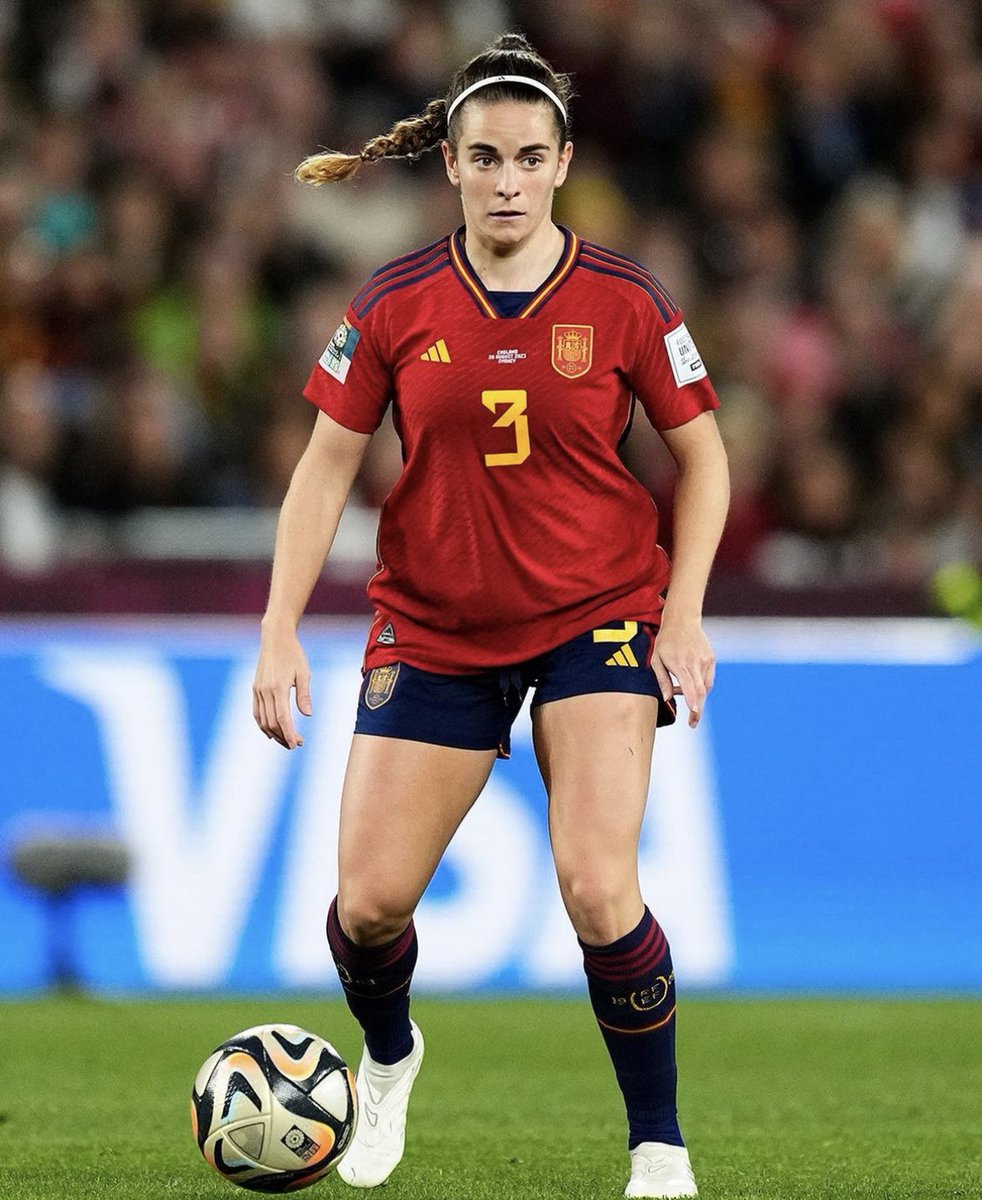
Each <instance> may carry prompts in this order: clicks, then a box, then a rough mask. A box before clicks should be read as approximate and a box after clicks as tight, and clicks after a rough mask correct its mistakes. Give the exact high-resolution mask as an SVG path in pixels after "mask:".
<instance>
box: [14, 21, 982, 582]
mask: <svg viewBox="0 0 982 1200" xmlns="http://www.w3.org/2000/svg"><path fill="white" fill-rule="evenodd" d="M507 29H520V30H521V31H523V32H524V33H526V35H527V36H529V38H530V39H531V40H532V41H533V43H534V44H535V45H536V46H537V47H538V48H539V49H540V50H541V51H542V52H543V53H544V54H545V55H546V56H547V57H548V58H549V59H550V60H551V61H552V62H553V65H554V66H555V67H556V68H557V69H559V70H565V71H569V72H571V73H572V74H573V76H574V80H575V86H576V93H577V95H576V99H575V100H574V105H573V114H572V120H573V140H574V144H575V157H574V163H573V168H572V171H571V175H570V179H569V181H568V182H567V184H566V186H565V187H564V188H563V190H562V191H561V192H560V193H559V195H558V197H557V199H558V204H557V213H556V215H557V219H559V220H561V221H562V222H564V223H567V224H569V225H571V226H572V227H573V228H575V229H576V230H577V232H579V233H580V234H581V235H583V236H586V237H588V238H590V239H592V240H594V241H598V242H600V243H602V244H606V245H611V246H614V247H616V248H617V249H619V250H622V251H624V252H626V253H628V254H630V255H631V256H632V257H635V258H638V259H640V260H641V261H642V262H644V263H645V265H646V266H648V267H649V269H651V270H652V271H653V272H654V273H655V274H656V275H657V276H658V277H659V278H660V279H661V280H662V281H663V282H664V283H665V285H666V286H667V287H668V288H669V289H670V290H671V291H672V292H673V293H674V295H675V297H676V299H677V300H678V301H679V303H680V304H681V306H682V307H683V309H684V310H685V312H686V318H687V322H688V325H689V328H690V330H692V331H693V333H694V334H695V337H696V340H697V343H698V345H699V348H700V351H701V352H702V355H703V357H704V359H705V360H706V362H707V364H708V366H709V368H710V374H711V377H712V378H713V380H714V382H715V384H716V386H717V390H718V391H719V393H720V397H721V401H722V408H721V412H720V421H721V424H722V428H723V431H724V436H725V438H726V441H727V445H728V449H729V454H730V462H731V468H732V474H733V485H734V497H733V509H732V516H731V519H730V523H729V526H728V529H727V532H726V535H725V537H724V541H723V545H722V547H721V550H720V556H719V565H718V569H719V570H720V571H722V572H728V573H730V574H732V575H734V576H737V577H740V576H743V577H746V578H747V579H753V580H758V581H761V580H762V581H765V582H767V583H769V584H776V585H780V586H786V587H799V586H808V585H813V584H816V583H819V584H822V585H827V584H836V583H841V584H848V585H854V584H864V583H870V584H877V583H880V584H883V583H885V584H893V583H897V584H902V585H913V586H919V585H921V584H924V585H926V584H927V582H928V581H929V580H930V579H931V578H932V577H933V576H934V575H935V573H936V572H937V570H938V569H939V567H942V566H944V565H945V564H950V563H959V562H963V563H972V562H975V563H978V561H979V557H980V537H982V533H980V530H982V10H980V7H979V5H978V4H977V3H974V2H973V0H828V2H822V0H814V2H810V0H770V2H766V0H686V2H685V3H682V2H681V0H530V2H529V3H519V2H517V0H516V2H513V3H505V2H504V0H490V2H487V3H480V4H472V3H470V0H443V2H437V0H431V2H428V3H427V2H424V0H417V2H410V3H397V2H396V0H154V2H153V3H151V2H150V0H7V2H6V3H5V4H3V5H0V562H4V563H5V564H6V566H7V569H8V570H19V571H21V572H29V571H43V570H46V569H49V568H50V567H51V566H52V564H56V563H58V562H62V561H65V560H66V559H71V558H72V557H73V556H75V557H78V556H82V555H88V556H91V555H103V556H111V555H112V554H113V553H114V552H115V550H116V543H115V542H114V530H115V529H117V528H118V526H119V522H120V521H121V520H124V519H125V518H126V516H127V515H128V514H132V513H134V512H136V511H139V510H143V509H145V508H147V507H151V508H160V507H164V508H171V509H177V510H183V509H184V508H186V507H188V506H191V507H194V506H207V507H209V508H219V509H225V510H228V514H229V520H230V521H231V520H233V519H234V516H235V512H236V511H238V510H241V509H243V508H245V509H263V508H269V507H275V506H277V505H278V504H279V502H280V500H281V499H282V496H283V494H284V491H285V489H286V486H287V484H288V482H289V478H290V474H291V472H292V469H293V466H294V464H295V462H296V460H297V458H298V456H299V454H300V453H301V451H302V449H303V447H304V445H305V443H306V439H307V437H308V435H309V431H310V427H311V424H312V421H313V418H314V410H313V408H312V406H311V405H309V404H308V403H307V402H306V401H305V400H303V399H302V398H301V396H300V391H301V388H302V387H303V384H304V383H305V381H306V379H307V376H308V374H309V372H310V369H311V366H312V364H313V363H314V362H316V360H317V359H318V357H319V356H320V354H321V352H322V350H323V348H324V346H325V344H326V343H327V341H328V340H329V339H330V337H331V335H332V333H333V331H334V329H335V328H336V326H337V324H338V321H339V319H340V316H341V314H342V313H343V310H344V307H345V305H346V303H347V301H348V299H349V298H350V296H351V295H352V294H353V292H354V291H356V290H357V289H358V287H359V286H360V284H361V283H362V281H363V280H364V278H365V277H366V276H367V275H368V274H370V273H371V271H372V270H374V269H375V268H376V267H377V266H378V265H380V264H381V263H382V262H384V261H385V260H386V259H387V258H390V257H392V256H394V255H396V254H399V253H402V252H405V251H406V250H409V249H411V248H413V247H414V246H417V245H422V244H425V243H426V242H428V241H431V240H434V239H435V238H437V237H439V236H441V235H442V234H443V233H445V232H447V231H448V230H450V229H453V228H455V227H456V226H457V225H458V224H459V223H460V209H459V201H458V198H457V196H456V193H455V192H454V191H453V189H451V187H450V186H449V185H448V183H447V181H446V178H445V175H444V173H443V169H442V161H441V160H440V157H439V155H438V154H430V155H428V156H426V157H425V158H424V159H422V160H421V161H419V162H418V163H402V162H399V163H396V162H386V163H383V164H380V165H378V166H375V167H373V168H366V169H365V170H363V171H362V172H361V174H360V175H359V176H358V178H357V181H353V182H350V183H348V184H344V185H340V186H336V187H333V188H321V189H314V188H309V187H304V186H302V185H299V184H297V183H295V182H294V181H293V179H292V171H293V168H294V167H295V166H296V164H297V163H298V162H299V161H300V160H301V159H302V158H303V157H305V156H306V155H307V154H309V153H311V152H313V151H315V150H317V149H318V148H323V147H330V148H332V149H343V150H351V149H357V148H359V147H360V146H361V145H362V144H363V143H364V142H365V141H366V140H367V139H368V138H370V137H372V136H374V135H375V134H378V133H381V132H384V131H387V130H388V128H389V127H390V126H391V124H392V123H393V122H394V121H396V120H398V119H400V118H402V117H404V116H409V115H412V114H415V113H416V112H418V111H420V110H421V108H422V107H423V106H424V105H425V103H426V101H427V100H429V99H430V98H431V97H433V96H436V95H441V94H443V92H444V91H445V89H446V86H447V84H448V81H449V78H450V76H451V74H452V73H453V71H454V70H455V68H456V67H457V66H458V65H459V64H460V63H461V62H462V61H464V60H465V59H466V58H468V57H469V56H470V55H471V54H473V53H475V52H477V51H478V50H480V49H481V48H482V47H483V46H484V45H485V44H487V42H488V41H490V40H491V39H493V38H494V37H495V36H496V35H497V34H498V33H500V32H502V31H504V30H507ZM626 454H627V456H628V458H629V461H630V464H631V466H632V469H634V470H635V472H636V473H637V474H638V476H639V477H640V478H641V479H642V480H643V481H644V482H645V483H646V484H647V485H648V486H649V487H650V488H651V490H652V492H653V493H654V494H655V496H656V498H657V499H658V500H659V502H660V504H663V505H664V506H665V508H666V510H670V492H671V483H672V470H671V463H670V460H669V459H668V458H667V454H666V453H665V451H664V449H663V448H662V446H661V443H660V441H659V439H658V438H657V435H655V434H653V433H652V432H651V431H650V430H649V429H647V428H646V427H645V425H644V422H643V421H639V422H636V423H635V429H634V432H633V434H632V438H631V441H630V443H629V445H628V447H627V450H626ZM398 469H399V452H398V446H397V445H396V442H395V436H394V433H393V432H392V430H391V426H385V427H383V430H382V431H381V432H380V434H379V436H378V437H377V438H376V439H375V440H374V442H373V444H372V447H371V449H370V453H369V458H368V460H367V462H366V465H365V468H364V470H363V472H362V475H361V476H360V478H359V480H358V483H357V498H358V499H359V500H360V501H361V502H362V504H364V505H365V506H366V507H367V508H368V509H372V508H373V507H376V506H377V505H378V504H379V503H380V502H381V500H382V498H383V497H384V495H385V494H386V492H387V490H388V488H389V487H390V486H391V484H392V482H393V478H394V475H395V473H396V472H397V471H398ZM217 552H220V546H219V547H218V548H217ZM370 555H371V547H370V546H366V556H370Z"/></svg>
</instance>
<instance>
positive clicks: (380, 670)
mask: <svg viewBox="0 0 982 1200" xmlns="http://www.w3.org/2000/svg"><path fill="white" fill-rule="evenodd" d="M398 678H399V664H398V663H389V664H388V666H385V667H374V668H373V669H372V671H371V672H370V673H369V676H368V687H366V688H365V703H366V704H367V705H368V707H369V708H381V707H382V705H383V704H388V702H389V701H390V700H391V699H392V693H393V691H394V690H395V686H396V680H397V679H398Z"/></svg>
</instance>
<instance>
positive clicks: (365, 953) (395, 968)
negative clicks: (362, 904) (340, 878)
mask: <svg viewBox="0 0 982 1200" xmlns="http://www.w3.org/2000/svg"><path fill="white" fill-rule="evenodd" d="M327 942H328V945H329V946H330V948H331V955H332V956H333V958H334V963H335V966H336V967H337V969H338V975H339V977H340V979H341V987H342V988H343V989H344V996H345V999H346V1000H347V1001H348V1008H350V1009H351V1013H352V1016H354V1018H355V1020H357V1021H358V1023H359V1025H361V1027H362V1029H363V1030H364V1031H365V1046H366V1047H367V1049H368V1053H369V1054H370V1055H371V1056H372V1058H373V1059H375V1061H376V1062H377V1063H395V1062H398V1061H399V1060H400V1059H401V1058H405V1057H406V1055H407V1054H409V1053H410V1052H411V1050H412V1048H413V1034H412V1030H411V1028H410V1026H409V985H410V983H411V982H412V978H413V970H414V969H415V967H416V949H417V945H416V927H415V925H414V924H413V922H412V921H410V922H409V924H408V925H407V926H406V928H405V929H404V930H403V932H402V933H400V934H399V936H398V937H397V938H394V939H393V940H392V941H391V942H386V943H385V945H383V946H359V945H357V944H356V943H355V942H353V941H352V940H351V938H349V937H348V935H347V934H346V933H345V932H344V930H343V929H342V928H341V922H340V921H339V920H338V901H337V897H336V896H335V898H334V899H333V900H332V901H331V907H330V909H329V910H328V914H327Z"/></svg>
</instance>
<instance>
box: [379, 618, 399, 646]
mask: <svg viewBox="0 0 982 1200" xmlns="http://www.w3.org/2000/svg"><path fill="white" fill-rule="evenodd" d="M375 640H376V642H378V644H379V645H380V646H394V645H395V644H396V631H395V630H394V629H393V628H392V622H391V621H390V622H389V623H388V624H387V625H386V626H385V628H384V629H383V630H382V632H381V633H380V634H379V635H378V637H377V638H376V639H375Z"/></svg>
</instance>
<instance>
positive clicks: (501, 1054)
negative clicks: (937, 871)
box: [0, 996, 982, 1200]
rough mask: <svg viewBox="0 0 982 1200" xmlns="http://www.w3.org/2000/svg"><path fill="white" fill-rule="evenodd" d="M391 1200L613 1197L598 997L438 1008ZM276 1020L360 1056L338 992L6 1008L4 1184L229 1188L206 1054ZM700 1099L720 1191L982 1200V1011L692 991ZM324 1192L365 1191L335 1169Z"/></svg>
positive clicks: (0, 1018)
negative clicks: (216, 1138) (202, 1101)
mask: <svg viewBox="0 0 982 1200" xmlns="http://www.w3.org/2000/svg"><path fill="white" fill-rule="evenodd" d="M414 1011H415V1014H416V1016H417V1019H418V1020H419V1023H420V1025H421V1026H422V1028H423V1030H424V1033H425V1034H426V1037H427V1058H426V1062H425V1063H424V1066H423V1071H422V1073H421V1075H420V1078H419V1082H418V1083H417V1085H416V1090H415V1092H414V1094H413V1101H412V1106H411V1109H410V1124H409V1139H408V1146H407V1151H406V1157H405V1159H404V1160H403V1162H402V1165H401V1166H400V1167H399V1169H398V1171H397V1172H396V1174H395V1175H394V1176H393V1178H392V1179H391V1180H390V1182H389V1183H388V1184H387V1185H386V1187H385V1190H384V1192H382V1193H379V1195H380V1196H384V1200H431V1198H432V1200H456V1198H457V1197H460V1198H461V1200H526V1198H527V1200H560V1198H561V1200H606V1198H609V1200H615V1198H616V1197H618V1196H620V1195H621V1194H622V1191H623V1187H624V1183H625V1180H626V1167H627V1157H626V1153H625V1149H624V1118H623V1112H622V1108H621V1101H620V1097H619V1094H618V1093H617V1091H616V1088H615V1085H614V1081H613V1078H612V1074H611V1072H610V1070H609V1067H608V1065H607V1061H606V1058H605V1054H604V1050H603V1045H602V1042H601V1040H600V1037H599V1034H598V1033H597V1030H596V1028H595V1026H594V1025H593V1021H592V1017H591V1014H590V1011H589V1007H588V1005H587V1003H586V1000H585V998H584V999H582V1000H581V999H565V998H558V999H552V998H550V999H538V998H537V999H514V998H503V999H495V1000H470V999H467V1000H437V999H432V998H428V997H425V996H424V997H421V998H420V999H419V1000H418V1001H417V1002H416V1005H415V1010H414ZM264 1021H290V1022H293V1023H295V1024H298V1025H302V1026H304V1027H306V1028H308V1029H311V1030H313V1031H315V1032H318V1033H321V1034H322V1035H323V1036H325V1037H327V1038H329V1039H330V1040H331V1041H333V1042H334V1043H335V1045H336V1046H337V1047H338V1049H339V1050H340V1051H341V1052H342V1054H344V1055H346V1056H347V1057H348V1059H349V1061H352V1063H353V1065H357V1057H358V1054H359V1053H360V1039H359V1037H358V1032H357V1029H356V1027H355V1026H354V1023H353V1022H352V1020H351V1018H350V1017H349V1016H348V1014H347V1012H346V1010H344V1009H343V1007H342V1005H341V1004H340V1003H339V1002H338V1001H334V1000H332V1001H329V1002H322V1001H317V1000H312V999H310V998H306V997H305V998H302V999H299V998H296V997H290V996H281V997H277V998H273V999H265V1000H260V999H221V1000H147V1001H136V1002H123V1001H120V1002H115V1001H109V1000H95V999H85V998H81V999H71V998H50V999H49V998H45V999H35V1000H27V1001H9V1002H7V1003H2V1004H0V1029H2V1031H3V1038H2V1048H3V1054H2V1060H0V1197H3V1200H7V1198H8V1197H10V1198H11V1200H15V1198H16V1200H41V1198H44V1200H49V1198H56V1200H76V1198H77V1200H83V1198H84V1200H102V1198H103V1197H105V1198H107V1200H109V1198H112V1200H151V1198H154V1200H191V1198H194V1200H199V1198H200V1200H208V1198H210V1197H214V1198H216V1200H220V1198H222V1197H224V1198H225V1200H231V1198H232V1197H233V1196H245V1195H247V1194H258V1193H246V1192H245V1191H242V1190H240V1189H238V1188H234V1187H233V1186H232V1185H231V1184H229V1183H226V1182H225V1181H224V1180H222V1179H220V1178H219V1177H218V1176H217V1175H215V1174H214V1173H213V1172H212V1171H211V1169H210V1168H209V1167H207V1166H206V1165H205V1163H204V1160H203V1159H201V1158H200V1156H199V1155H198V1152H197V1149H196V1148H195V1146H194V1143H193V1141H192V1138H191V1129H190V1121H189V1117H188V1097H189V1092H190V1087H191V1081H192V1079H193V1077H194V1075H195V1072H196V1071H197V1068H198V1066H199V1065H200V1063H201V1061H202V1060H203V1059H204V1058H205V1056H206V1055H207V1054H208V1053H209V1052H210V1051H211V1050H212V1049H213V1048H214V1047H215V1046H216V1045H217V1044H218V1043H220V1042H221V1041H223V1040H224V1039H225V1038H226V1037H227V1036H229V1035H230V1034H232V1033H234V1032H236V1031H237V1030H239V1029H242V1028H244V1027H246V1026H248V1025H253V1024H257V1023H261V1022H264ZM679 1058H680V1064H681V1080H682V1082H681V1092H680V1110H681V1115H682V1123H683V1129H684V1131H685V1133H686V1136H687V1139H688V1142H689V1147H690V1151H691V1153H692V1159H693V1164H694V1166H695V1169H696V1175H697V1178H698V1179H699V1182H700V1194H701V1195H702V1196H703V1197H704V1200H751V1198H753V1200H757V1198H766V1200H771V1198H773V1200H811V1198H813V1197H815V1198H817V1197H823V1198H824V1197H828V1198H830V1200H831V1198H839V1197H842V1198H843V1200H845V1198H847V1197H848V1198H849V1200H867V1198H868V1200H906V1198H908V1197H909V1198H910V1200H932V1198H933V1197H938V1198H940V1197H945V1198H949V1197H958V1196H964V1197H982V1003H980V1002H979V1001H978V1000H972V999H934V1000H932V999H923V1000H900V999H869V998H864V999H859V998H843V999H839V998H832V997H828V998H822V999H761V998H751V997H728V998H717V997H712V998H711V997H703V996H698V997H689V998H685V999H684V1001H683V1005H682V1008H681V1011H680V1021H679ZM304 1194H309V1195H310V1196H311V1197H312V1198H316V1200H328V1198H329V1197H330V1196H334V1197H336V1198H337V1197H341V1196H344V1197H345V1198H346V1200H347V1197H348V1196H351V1195H353V1194H354V1193H350V1192H348V1191H347V1189H346V1188H345V1186H344V1185H343V1184H342V1183H341V1181H340V1180H338V1179H336V1178H333V1177H329V1178H328V1179H326V1180H324V1181H322V1182H321V1183H319V1184H317V1185H316V1186H315V1188H314V1189H313V1190H312V1191H310V1192H309V1193H304Z"/></svg>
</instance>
